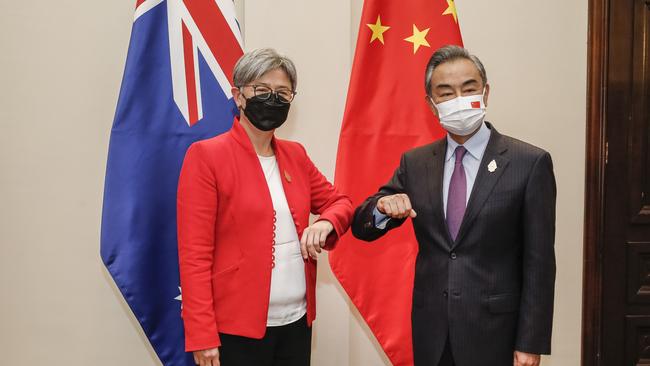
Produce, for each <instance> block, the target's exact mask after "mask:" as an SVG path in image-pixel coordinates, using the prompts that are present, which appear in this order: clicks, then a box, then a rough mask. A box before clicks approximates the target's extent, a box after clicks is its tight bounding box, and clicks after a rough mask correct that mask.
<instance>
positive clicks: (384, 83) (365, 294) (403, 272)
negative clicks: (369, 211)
mask: <svg viewBox="0 0 650 366" xmlns="http://www.w3.org/2000/svg"><path fill="white" fill-rule="evenodd" d="M450 4H452V5H453V1H450V2H449V3H448V2H447V1H446V0H433V1H432V0H408V1H393V0H366V1H365V4H364V8H363V14H362V16H361V25H360V29H359V39H358V41H357V49H356V55H355V59H354V65H353V68H352V76H351V80H350V88H349V91H348V99H347V105H346V109H345V116H344V120H343V126H342V128H341V136H340V141H339V151H338V157H337V162H336V184H337V187H339V188H340V189H341V190H342V191H344V192H346V193H348V194H349V195H350V198H351V199H352V202H353V203H354V204H355V205H358V204H360V203H361V202H362V201H363V200H364V199H365V198H366V197H368V196H369V195H371V194H373V193H375V192H376V191H377V189H378V188H379V187H380V186H381V185H382V184H384V183H386V182H387V181H388V179H389V178H390V177H391V175H392V173H393V171H394V169H395V168H396V167H397V166H398V165H399V159H400V155H401V154H402V153H403V152H404V151H406V150H408V149H410V148H412V147H415V146H418V145H423V144H426V143H430V142H431V141H433V140H434V139H436V138H439V137H441V136H443V130H442V129H441V127H440V125H439V123H438V122H437V120H436V119H435V117H434V115H433V113H432V112H431V110H430V109H429V107H428V106H427V104H426V100H425V95H426V93H425V89H424V73H425V68H426V65H427V62H428V60H429V58H430V57H431V55H432V54H433V52H434V51H435V50H436V49H437V48H439V47H441V46H444V45H447V44H457V45H461V44H462V41H461V35H460V29H459V27H458V24H457V23H456V21H455V19H454V16H453V14H451V13H449V14H444V15H443V13H447V12H448V9H449V8H450ZM378 16H380V17H381V23H382V25H383V26H388V27H390V28H389V29H388V30H387V31H385V32H384V33H383V38H384V43H383V44H382V43H381V42H380V40H379V39H375V40H374V41H372V42H371V39H372V34H373V32H372V30H371V29H370V27H369V26H368V24H370V25H374V24H376V23H377V18H378ZM414 26H415V27H417V30H419V31H420V32H422V31H424V30H425V29H428V28H429V32H428V33H427V36H426V40H427V41H428V43H429V45H430V47H427V46H424V45H423V46H420V47H419V48H418V49H417V51H416V52H415V53H414V45H413V43H411V42H408V41H406V40H405V39H406V38H409V37H411V36H413V34H414V31H415V30H414ZM416 255H417V243H416V241H415V236H414V234H413V229H412V225H410V224H407V225H403V226H402V227H401V228H399V229H396V230H394V232H391V233H389V234H388V235H386V236H385V237H384V238H382V239H380V240H377V241H375V242H373V243H365V242H361V241H358V240H356V239H354V238H353V237H352V236H351V235H348V236H346V237H344V238H343V239H342V243H340V244H339V246H338V248H337V250H336V251H334V252H332V253H331V254H330V264H331V266H332V270H333V271H334V273H335V275H336V277H337V278H338V279H339V281H340V282H341V284H342V286H343V288H344V289H345V291H346V292H347V293H348V294H349V296H350V297H351V299H352V301H353V302H354V304H355V305H356V307H357V308H358V309H359V312H360V313H361V315H362V316H363V317H364V319H365V320H366V322H367V323H368V325H369V326H370V329H371V330H372V332H373V333H374V334H375V336H376V337H377V339H378V341H379V343H380V344H381V346H382V347H383V349H384V351H385V352H386V354H387V356H388V357H389V358H390V360H391V361H392V363H393V364H394V365H397V366H403V365H412V364H413V346H412V337H411V297H412V292H413V277H414V270H415V256H416Z"/></svg>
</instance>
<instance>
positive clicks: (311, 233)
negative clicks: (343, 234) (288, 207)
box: [300, 220, 334, 260]
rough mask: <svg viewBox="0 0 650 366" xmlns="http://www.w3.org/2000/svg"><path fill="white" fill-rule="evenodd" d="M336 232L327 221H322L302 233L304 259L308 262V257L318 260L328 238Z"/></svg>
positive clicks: (301, 245)
mask: <svg viewBox="0 0 650 366" xmlns="http://www.w3.org/2000/svg"><path fill="white" fill-rule="evenodd" d="M332 230H334V226H332V223H331V222H329V221H327V220H320V221H316V222H315V223H313V224H312V225H311V226H310V227H308V228H306V229H305V231H303V232H302V239H300V251H301V252H302V257H303V258H304V259H305V260H307V258H308V257H312V258H316V256H317V255H318V253H320V252H321V248H323V247H324V246H325V241H326V240H327V236H328V235H329V234H330V233H331V232H332Z"/></svg>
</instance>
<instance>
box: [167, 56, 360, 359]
mask: <svg viewBox="0 0 650 366" xmlns="http://www.w3.org/2000/svg"><path fill="white" fill-rule="evenodd" d="M296 78H297V76H296V69H295V66H294V64H293V62H291V60H289V59H287V58H285V57H283V56H281V55H278V54H277V52H276V51H274V50H272V49H260V50H256V51H253V52H250V53H247V54H245V55H244V56H242V58H241V59H240V60H239V61H238V62H237V64H236V65H235V70H234V74H233V79H234V80H233V81H234V85H235V87H234V88H233V89H232V94H233V97H234V100H235V102H236V103H237V106H238V107H239V110H240V112H241V113H240V117H238V118H235V121H234V124H233V127H232V129H231V130H230V131H229V132H227V133H224V134H222V135H219V136H217V137H214V138H211V139H208V140H203V141H199V142H196V143H194V144H192V146H190V148H189V149H188V151H187V154H186V156H185V161H184V163H183V168H182V171H181V176H180V181H179V187H178V235H179V260H180V271H181V286H182V289H183V321H184V323H185V341H186V350H187V351H188V352H190V351H191V352H193V353H194V360H195V362H196V363H197V364H199V365H201V366H206V365H209V366H215V365H220V366H237V365H242V366H253V365H254V366H260V365H309V361H310V354H311V324H312V321H313V320H314V317H315V309H316V307H315V287H316V256H317V254H318V253H320V252H321V248H325V249H330V248H332V247H333V246H334V244H335V242H336V241H337V240H338V238H339V237H340V236H341V235H343V233H345V231H346V230H347V229H348V226H349V224H350V220H351V216H352V203H351V202H350V200H349V199H348V198H347V197H346V196H344V195H342V194H340V193H339V192H337V190H336V189H335V188H334V187H333V186H332V184H330V183H329V182H328V181H327V179H326V178H325V177H324V176H323V175H322V174H321V173H320V172H319V171H318V169H317V168H316V167H315V166H314V164H313V163H312V162H311V160H310V159H309V157H308V156H307V154H306V152H305V150H304V148H303V147H302V146H301V145H300V144H298V143H295V142H290V141H283V140H280V139H277V138H275V137H274V131H275V129H276V128H278V127H280V126H281V125H282V124H283V123H284V121H285V120H286V118H287V114H288V112H289V107H290V105H291V104H290V103H291V101H292V100H293V98H294V96H295V90H296ZM310 213H314V214H319V215H320V217H319V219H318V220H317V221H316V222H315V223H314V224H312V225H311V226H309V214H310ZM298 238H301V239H300V240H299V239H298Z"/></svg>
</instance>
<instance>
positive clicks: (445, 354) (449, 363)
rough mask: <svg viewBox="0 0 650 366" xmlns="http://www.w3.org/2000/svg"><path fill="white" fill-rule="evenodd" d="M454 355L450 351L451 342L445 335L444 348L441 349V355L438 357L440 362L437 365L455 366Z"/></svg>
mask: <svg viewBox="0 0 650 366" xmlns="http://www.w3.org/2000/svg"><path fill="white" fill-rule="evenodd" d="M455 365H456V363H454V355H453V354H452V353H451V344H449V336H447V341H446V342H445V348H444V350H443V351H442V357H440V362H438V366H455Z"/></svg>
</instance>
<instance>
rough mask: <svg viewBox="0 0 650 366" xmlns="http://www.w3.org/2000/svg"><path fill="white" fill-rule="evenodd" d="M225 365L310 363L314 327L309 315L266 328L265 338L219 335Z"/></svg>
mask: <svg viewBox="0 0 650 366" xmlns="http://www.w3.org/2000/svg"><path fill="white" fill-rule="evenodd" d="M219 336H220V338H221V347H219V359H220V361H221V366H309V362H310V360H311V328H310V327H308V326H307V316H303V317H302V318H301V319H300V320H298V321H296V322H293V323H291V324H287V325H283V326H280V327H268V328H266V335H265V336H264V338H262V339H253V338H247V337H241V336H235V335H229V334H219Z"/></svg>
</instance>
